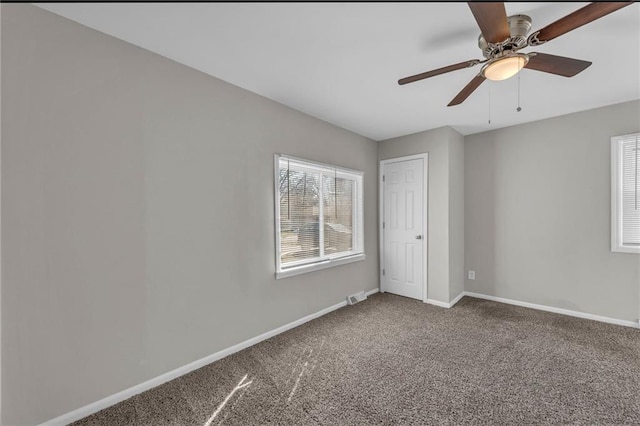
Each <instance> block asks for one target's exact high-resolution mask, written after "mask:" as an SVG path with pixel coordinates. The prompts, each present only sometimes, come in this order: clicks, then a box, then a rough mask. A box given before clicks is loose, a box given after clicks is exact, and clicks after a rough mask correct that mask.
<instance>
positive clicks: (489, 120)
mask: <svg viewBox="0 0 640 426" xmlns="http://www.w3.org/2000/svg"><path fill="white" fill-rule="evenodd" d="M488 123H489V124H491V83H489V121H488Z"/></svg>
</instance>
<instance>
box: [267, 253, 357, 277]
mask: <svg viewBox="0 0 640 426" xmlns="http://www.w3.org/2000/svg"><path fill="white" fill-rule="evenodd" d="M364 259H365V254H364V253H360V254H355V255H353V256H347V257H341V258H338V259H331V260H325V261H322V262H318V263H312V264H309V265H303V266H296V267H293V268H289V269H285V270H283V271H280V272H276V279H277V280H279V279H282V278H287V277H293V276H294V275H300V274H306V273H307V272H313V271H319V270H321V269H327V268H332V267H334V266H339V265H345V264H347V263H352V262H359V261H361V260H364Z"/></svg>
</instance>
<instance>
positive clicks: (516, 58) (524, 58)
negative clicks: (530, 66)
mask: <svg viewBox="0 0 640 426" xmlns="http://www.w3.org/2000/svg"><path fill="white" fill-rule="evenodd" d="M527 62H529V56H528V55H526V54H524V53H512V54H510V55H508V56H503V57H501V58H496V59H495V60H493V61H490V62H489V63H487V64H486V65H485V66H484V67H482V71H481V74H482V76H483V77H484V78H487V79H489V80H492V81H501V80H506V79H508V78H511V77H513V76H514V75H516V74H518V72H520V70H521V69H522V68H524V67H525V65H527Z"/></svg>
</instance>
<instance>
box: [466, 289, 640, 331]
mask: <svg viewBox="0 0 640 426" xmlns="http://www.w3.org/2000/svg"><path fill="white" fill-rule="evenodd" d="M464 295H465V296H469V297H475V298H476V299H485V300H491V301H493V302H500V303H506V304H509V305H515V306H522V307H524V308H531V309H537V310H539V311H546V312H553V313H555V314H562V315H568V316H570V317H577V318H583V319H589V320H593V321H600V322H606V323H608V324H616V325H623V326H625V327H632V328H640V324H639V323H636V322H634V321H626V320H621V319H616V318H609V317H603V316H600V315H594V314H588V313H585V312H578V311H572V310H569V309H562V308H555V307H553V306H545V305H538V304H535V303H529V302H520V301H518V300H511V299H505V298H502V297H496V296H489V295H486V294H480V293H473V292H470V291H465V292H464Z"/></svg>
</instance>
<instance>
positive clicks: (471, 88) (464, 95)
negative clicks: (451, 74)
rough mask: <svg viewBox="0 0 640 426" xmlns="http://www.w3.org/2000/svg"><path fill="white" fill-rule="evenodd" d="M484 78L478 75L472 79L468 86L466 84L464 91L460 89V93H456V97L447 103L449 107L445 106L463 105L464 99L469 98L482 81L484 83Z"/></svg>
mask: <svg viewBox="0 0 640 426" xmlns="http://www.w3.org/2000/svg"><path fill="white" fill-rule="evenodd" d="M485 80H486V78H484V77H483V76H482V75H480V74H478V75H476V76H475V77H473V80H471V81H470V82H469V84H467V85H466V86H464V89H462V90H461V91H460V93H458V94H457V95H456V97H455V98H453V100H452V101H451V102H449V105H447V106H454V105H459V104H461V103H463V102H464V101H465V99H467V98H468V97H469V95H471V94H472V93H473V91H474V90H476V89H477V88H478V87H479V86H480V85H481V84H482V82H483V81H485Z"/></svg>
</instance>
